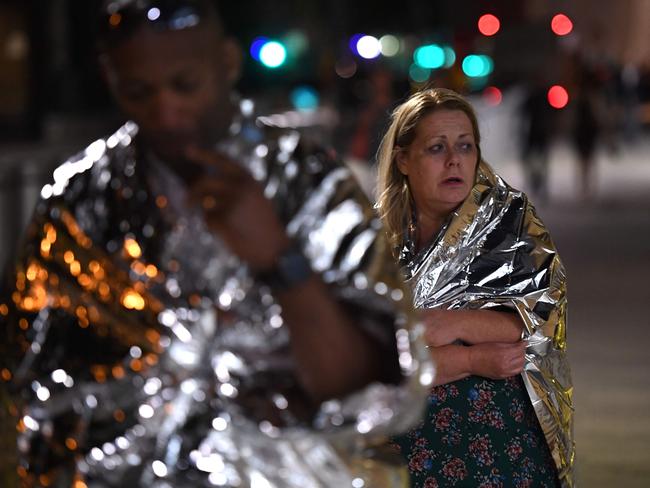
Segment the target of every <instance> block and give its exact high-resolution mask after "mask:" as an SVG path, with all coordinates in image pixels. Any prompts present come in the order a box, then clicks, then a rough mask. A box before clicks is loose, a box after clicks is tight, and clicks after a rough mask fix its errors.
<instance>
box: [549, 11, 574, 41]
mask: <svg viewBox="0 0 650 488" xmlns="http://www.w3.org/2000/svg"><path fill="white" fill-rule="evenodd" d="M551 30H552V31H553V32H554V33H555V34H557V35H558V36H566V35H567V34H568V33H570V32H571V31H572V30H573V22H571V19H570V18H569V17H567V16H566V15H564V14H557V15H556V16H554V17H553V19H552V20H551Z"/></svg>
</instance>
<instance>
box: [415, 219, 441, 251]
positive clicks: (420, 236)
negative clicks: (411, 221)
mask: <svg viewBox="0 0 650 488" xmlns="http://www.w3.org/2000/svg"><path fill="white" fill-rule="evenodd" d="M448 215H449V214H447V215H442V214H440V215H434V214H431V213H427V212H418V213H417V233H416V236H417V237H416V243H415V245H416V250H417V252H420V251H421V250H422V249H424V247H425V246H426V245H427V244H429V242H431V239H433V237H434V236H435V235H436V234H438V232H440V229H442V226H443V225H444V223H445V220H446V219H447V217H448Z"/></svg>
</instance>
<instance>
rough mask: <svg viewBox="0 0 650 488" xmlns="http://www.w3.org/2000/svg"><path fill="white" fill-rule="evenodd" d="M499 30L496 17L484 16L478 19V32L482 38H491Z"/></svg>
mask: <svg viewBox="0 0 650 488" xmlns="http://www.w3.org/2000/svg"><path fill="white" fill-rule="evenodd" d="M500 28H501V22H500V21H499V18H498V17H497V16H496V15H492V14H485V15H481V17H480V18H479V19H478V30H479V32H480V33H481V34H483V35H484V36H493V35H494V34H496V33H497V32H499V29H500Z"/></svg>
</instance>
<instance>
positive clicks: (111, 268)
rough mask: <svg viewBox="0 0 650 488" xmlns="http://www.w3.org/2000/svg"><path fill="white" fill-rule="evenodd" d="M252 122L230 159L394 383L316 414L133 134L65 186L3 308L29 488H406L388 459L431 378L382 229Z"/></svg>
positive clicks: (118, 139)
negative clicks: (376, 348) (378, 348)
mask: <svg viewBox="0 0 650 488" xmlns="http://www.w3.org/2000/svg"><path fill="white" fill-rule="evenodd" d="M240 108H241V110H240V114H239V115H238V116H237V117H236V119H235V120H234V122H233V124H232V126H231V131H230V137H229V138H227V139H226V140H225V141H223V142H222V143H221V144H220V146H219V149H220V150H221V151H223V152H225V153H227V154H228V155H230V156H231V157H232V158H233V159H235V160H237V161H239V162H241V163H242V164H243V165H245V167H246V168H247V169H248V170H249V171H250V172H251V174H252V175H253V176H254V177H255V178H256V179H257V180H258V181H260V182H261V183H262V184H263V186H264V190H265V194H266V196H267V197H268V198H270V199H271V200H272V201H273V202H274V204H275V206H276V209H277V211H278V214H279V215H280V217H281V219H282V220H283V221H284V222H285V223H286V228H287V232H288V233H289V235H290V236H291V237H293V238H294V240H295V241H296V242H298V243H299V244H300V246H301V247H302V250H303V252H304V253H305V255H306V256H307V257H308V258H309V260H310V262H311V265H312V268H313V270H314V271H316V272H318V273H319V274H320V275H321V277H322V279H323V281H324V282H325V283H327V284H328V286H329V287H330V289H331V290H332V292H333V293H334V295H335V296H336V297H337V299H338V300H339V301H340V302H341V303H342V304H343V305H344V306H345V307H346V309H347V310H348V311H349V312H350V313H351V314H353V317H354V318H355V320H356V322H357V323H358V325H359V326H360V327H363V328H364V330H365V331H366V332H367V333H368V334H370V335H371V336H372V337H374V338H375V339H376V340H377V341H378V342H379V343H380V344H382V346H383V347H384V348H385V350H386V351H387V357H386V362H387V364H391V362H392V363H394V368H392V369H393V370H394V375H393V376H394V378H393V382H392V383H389V382H387V383H375V384H371V385H368V386H367V387H366V388H365V389H363V390H362V391H359V392H356V393H354V394H351V395H349V396H348V397H346V398H341V399H333V400H329V401H326V402H324V403H322V404H316V403H315V402H313V401H312V400H311V399H310V398H309V397H308V395H307V394H306V393H305V392H304V391H303V389H302V388H301V386H300V384H299V382H298V381H297V374H296V364H294V362H293V360H292V358H291V356H290V354H289V336H288V331H287V328H286V326H285V325H284V323H283V314H282V308H281V306H280V305H279V303H278V302H277V300H276V298H275V297H274V295H273V293H272V291H271V290H270V289H269V288H268V287H267V286H265V285H264V284H263V283H260V282H258V281H257V280H256V279H255V278H254V277H253V275H252V274H251V273H250V272H249V270H248V268H247V266H246V265H245V263H243V262H241V261H240V260H239V259H238V258H237V257H236V256H234V255H233V254H231V253H230V252H229V250H228V249H227V247H226V246H225V245H224V244H223V242H222V241H221V240H220V239H219V237H218V236H217V235H214V234H213V233H211V232H209V231H208V230H207V227H206V224H205V223H204V220H203V216H202V213H201V209H200V208H194V207H189V206H188V205H187V204H186V203H185V202H186V200H185V198H184V191H185V190H184V186H183V183H182V182H181V181H180V180H179V179H178V177H177V176H176V175H175V174H174V173H172V172H171V171H170V170H169V169H168V168H167V167H166V166H165V165H164V164H163V163H162V162H159V161H156V160H155V158H153V157H152V156H151V155H148V154H146V153H143V152H142V151H141V148H139V146H138V144H137V131H138V128H137V127H136V126H135V124H133V123H127V124H126V125H125V126H123V127H122V128H120V129H119V130H118V131H117V132H116V133H115V134H114V135H112V136H111V137H109V138H107V139H106V140H99V141H97V142H95V143H93V144H92V145H91V146H89V147H88V148H87V149H86V150H85V151H84V152H82V153H81V154H79V155H78V156H77V157H75V158H72V159H71V160H69V161H67V162H66V163H64V164H63V165H62V166H60V167H59V168H58V169H57V170H56V171H55V173H54V180H53V182H52V183H51V184H49V185H46V186H45V187H44V188H43V190H42V201H41V202H39V204H38V205H37V210H36V214H35V217H34V219H33V222H32V225H31V227H30V230H29V233H28V235H27V239H26V241H25V245H24V249H23V253H22V258H21V259H20V260H19V261H18V263H17V265H16V268H15V274H14V275H13V278H14V279H13V283H12V289H11V290H10V292H9V294H8V296H7V297H6V300H5V301H4V302H0V314H1V315H2V317H1V318H2V324H3V325H2V329H1V331H0V334H1V336H2V337H1V339H2V340H1V341H0V344H1V347H2V351H1V365H0V371H1V375H0V379H1V380H2V383H3V388H4V389H5V390H6V391H9V392H10V393H11V394H12V400H11V402H10V404H9V407H8V410H9V411H10V412H11V413H12V414H13V415H14V416H15V417H16V418H17V428H18V439H17V446H18V450H19V465H18V474H19V476H20V477H21V478H22V480H23V482H24V483H25V484H26V485H30V486H31V485H49V486H75V488H82V487H84V486H88V487H124V486H134V487H135V486H147V487H150V486H153V487H175V486H228V487H230V486H242V487H245V486H254V487H309V486H328V487H333V486H336V487H339V486H341V487H343V486H355V487H359V486H373V487H374V486H402V485H403V484H404V483H406V479H407V475H406V472H405V470H404V468H403V467H402V466H400V465H399V464H397V463H395V464H393V462H394V461H395V460H396V459H398V458H397V456H396V454H391V453H390V450H388V449H386V448H385V446H386V445H387V444H386V442H387V439H388V437H389V436H390V435H391V434H393V433H396V432H399V431H403V430H406V429H407V428H408V427H409V426H410V425H411V424H412V423H415V422H416V421H417V420H418V419H419V417H420V416H421V414H422V410H423V409H424V399H425V396H426V392H427V390H428V387H429V385H430V384H431V382H432V380H433V369H432V366H431V364H430V362H429V360H428V359H427V354H426V352H425V351H424V349H423V348H422V347H421V346H418V345H416V344H419V343H420V341H419V340H418V337H419V335H420V334H421V333H422V330H421V329H420V326H419V325H417V324H415V322H414V321H413V318H412V317H411V316H410V314H409V309H410V303H409V302H410V299H409V296H408V294H405V292H404V290H403V285H402V280H401V275H400V273H399V271H398V269H397V267H396V266H395V265H394V264H393V263H392V261H393V260H392V257H391V253H390V250H389V249H388V247H387V245H386V243H385V242H384V239H383V237H382V236H383V232H381V227H380V226H379V225H378V221H377V219H376V218H375V216H374V214H373V211H372V208H371V206H370V204H369V203H368V202H367V200H366V199H365V198H364V197H363V196H362V193H361V190H359V189H358V187H357V185H356V184H355V183H354V181H353V179H352V178H351V176H350V173H349V171H348V170H347V169H346V168H344V167H342V166H340V165H338V164H337V163H335V162H334V161H333V159H332V158H331V157H330V155H328V154H326V153H324V152H322V151H319V150H317V149H315V148H310V147H308V146H307V145H306V143H304V142H303V141H301V139H300V136H299V134H298V133H297V132H293V131H290V130H279V129H271V128H268V127H264V126H262V125H261V124H256V123H255V119H254V118H253V117H252V114H253V105H252V102H250V101H248V100H243V101H241V103H240ZM389 369H390V368H389Z"/></svg>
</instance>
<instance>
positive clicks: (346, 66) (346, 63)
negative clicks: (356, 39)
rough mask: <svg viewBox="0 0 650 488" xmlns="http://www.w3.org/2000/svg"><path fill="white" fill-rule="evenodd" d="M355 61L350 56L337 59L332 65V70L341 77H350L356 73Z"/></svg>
mask: <svg viewBox="0 0 650 488" xmlns="http://www.w3.org/2000/svg"><path fill="white" fill-rule="evenodd" d="M357 68H358V66H357V63H356V61H355V60H354V59H352V58H351V57H344V58H341V59H339V60H338V61H337V62H336V64H335V65H334V71H336V74H337V75H339V76H340V77H341V78H352V77H353V76H354V75H355V74H356V73H357Z"/></svg>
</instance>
